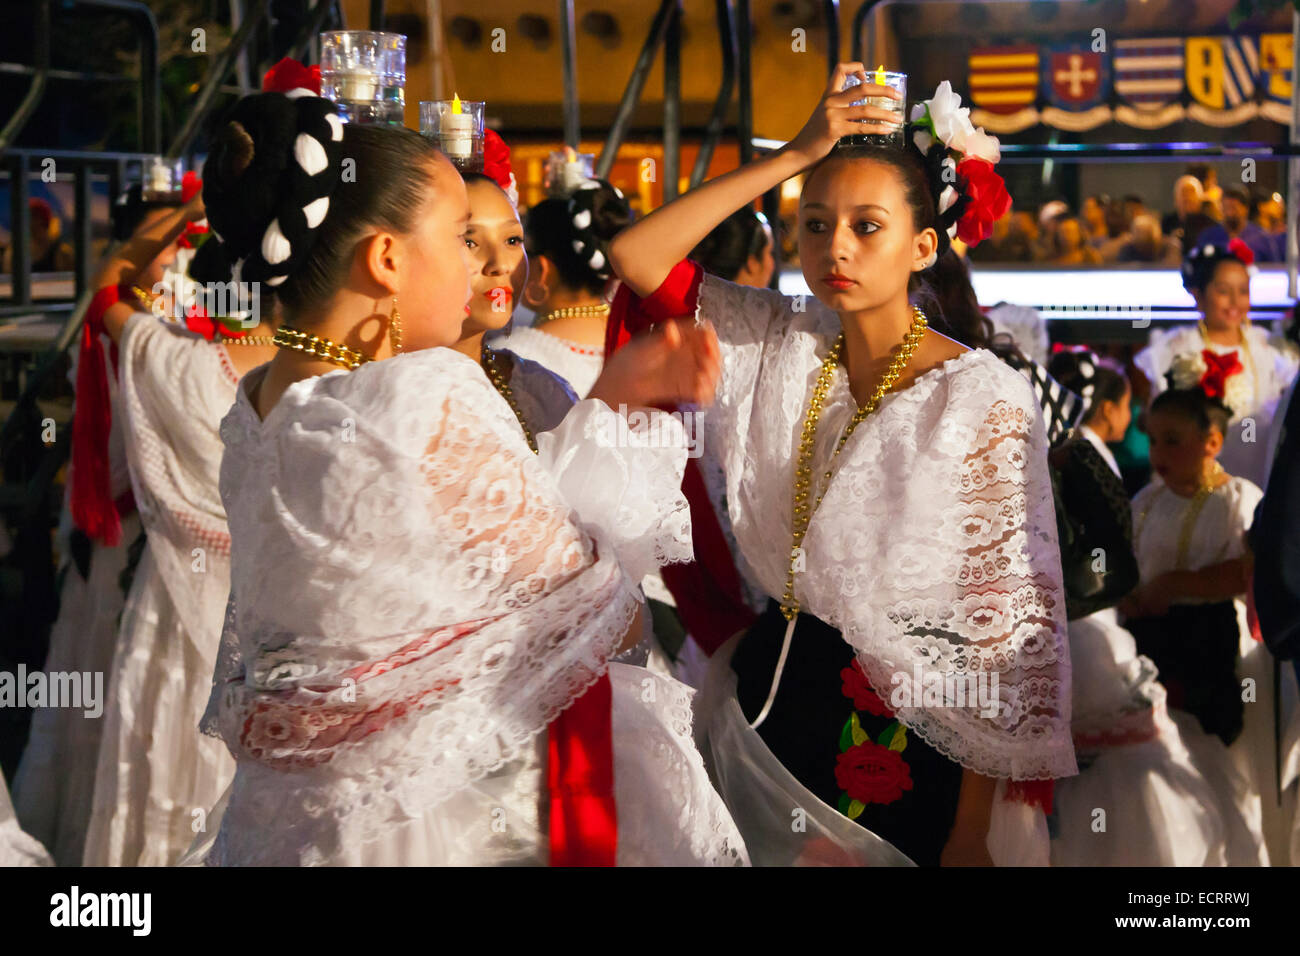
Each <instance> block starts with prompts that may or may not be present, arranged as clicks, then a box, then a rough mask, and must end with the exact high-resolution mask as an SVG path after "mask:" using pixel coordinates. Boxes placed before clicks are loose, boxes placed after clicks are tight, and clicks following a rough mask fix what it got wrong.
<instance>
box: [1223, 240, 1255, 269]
mask: <svg viewBox="0 0 1300 956" xmlns="http://www.w3.org/2000/svg"><path fill="white" fill-rule="evenodd" d="M1228 251H1229V252H1231V253H1232V254H1233V255H1234V256H1236V257H1237V259H1238V261H1240V262H1241V264H1242V265H1243V266H1251V265H1254V264H1255V250H1254V249H1252V248H1250V246H1248V245H1246V243H1245V241H1244V240H1242V239H1232V240H1229V242H1228Z"/></svg>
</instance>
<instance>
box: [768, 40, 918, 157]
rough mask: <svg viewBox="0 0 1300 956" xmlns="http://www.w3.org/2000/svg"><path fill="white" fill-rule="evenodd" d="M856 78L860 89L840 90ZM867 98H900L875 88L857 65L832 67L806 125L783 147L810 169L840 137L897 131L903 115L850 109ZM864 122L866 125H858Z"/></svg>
mask: <svg viewBox="0 0 1300 956" xmlns="http://www.w3.org/2000/svg"><path fill="white" fill-rule="evenodd" d="M847 76H858V77H861V78H862V80H863V81H864V85H862V86H851V87H849V88H848V89H847V90H845V89H841V87H842V86H843V85H844V78H845V77H847ZM869 96H888V97H890V98H891V99H895V100H897V99H901V98H902V97H901V95H900V94H899V92H898V91H897V90H895V89H894V88H893V87H889V86H877V85H876V84H875V83H872V82H870V81H869V80H868V78H867V73H866V70H865V68H864V67H863V65H862V64H861V63H841V64H840V65H839V66H837V67H835V73H834V74H833V75H832V76H831V78H830V82H829V83H827V85H826V92H825V93H823V94H822V98H821V101H820V102H819V103H818V104H817V108H816V109H814V110H813V112H812V116H810V117H808V122H806V123H804V126H803V129H801V130H800V131H799V135H797V136H796V137H795V138H794V139H793V140H791V141H790V145H789V146H788V147H786V148H787V149H788V150H790V151H791V152H793V153H795V154H797V155H798V156H799V157H800V158H801V159H802V160H803V162H804V165H805V166H811V165H812V164H813V163H815V162H817V161H818V160H819V159H821V158H822V157H823V156H825V155H826V154H827V153H829V152H830V151H831V150H832V149H833V148H834V146H835V143H836V141H837V140H839V138H840V137H841V136H853V135H861V134H864V133H876V134H888V133H892V132H894V131H895V130H897V129H898V127H899V126H900V125H901V123H902V120H903V114H902V113H900V112H892V111H890V110H887V109H885V108H884V107H882V106H867V105H866V104H863V105H862V106H853V105H852V104H853V103H854V102H855V101H857V100H861V99H865V98H867V97H869ZM863 120H867V121H868V122H865V123H864V122H862V121H863Z"/></svg>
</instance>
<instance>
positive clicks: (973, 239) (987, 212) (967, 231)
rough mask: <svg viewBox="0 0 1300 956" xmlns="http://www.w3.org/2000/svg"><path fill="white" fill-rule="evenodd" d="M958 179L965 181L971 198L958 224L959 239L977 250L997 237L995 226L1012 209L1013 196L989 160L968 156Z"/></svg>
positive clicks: (960, 164)
mask: <svg viewBox="0 0 1300 956" xmlns="http://www.w3.org/2000/svg"><path fill="white" fill-rule="evenodd" d="M957 175H958V176H960V177H961V178H962V179H964V180H965V183H966V188H965V193H966V195H968V196H969V197H970V205H968V206H967V207H966V211H965V212H964V213H962V217H961V218H960V219H958V220H957V238H959V239H960V240H961V241H962V242H964V243H966V244H967V245H970V246H974V245H977V244H978V243H980V242H982V241H983V240H985V239H988V238H989V237H990V236H992V235H993V223H995V222H997V221H998V220H999V219H1001V218H1002V217H1003V216H1005V215H1006V214H1007V210H1008V209H1010V208H1011V194H1010V193H1008V192H1007V185H1006V183H1005V182H1003V181H1002V177H1001V176H999V175H998V174H997V173H996V172H994V170H993V164H992V163H990V162H988V161H987V160H983V159H978V158H976V157H973V156H968V157H966V158H965V159H963V160H962V161H961V162H960V163H958V164H957Z"/></svg>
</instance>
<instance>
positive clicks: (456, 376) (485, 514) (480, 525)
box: [205, 349, 691, 835]
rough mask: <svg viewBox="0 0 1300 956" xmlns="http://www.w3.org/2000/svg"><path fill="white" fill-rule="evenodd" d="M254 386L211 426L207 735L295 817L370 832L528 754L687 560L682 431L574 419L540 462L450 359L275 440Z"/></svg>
mask: <svg viewBox="0 0 1300 956" xmlns="http://www.w3.org/2000/svg"><path fill="white" fill-rule="evenodd" d="M259 377H260V373H259V372H256V371H255V372H253V373H250V376H248V377H247V378H246V380H245V381H246V385H245V387H242V388H241V389H240V390H239V397H238V400H237V402H236V404H235V407H234V408H233V409H232V411H231V413H230V414H229V415H228V416H227V418H226V420H225V421H224V422H223V424H222V435H223V437H224V438H225V441H226V456H225V459H224V461H223V463H222V477H221V488H222V495H223V498H224V499H225V501H226V505H227V510H228V511H229V514H230V525H231V537H232V541H233V554H234V562H233V576H232V594H231V608H230V610H229V612H228V617H227V633H226V635H225V637H224V640H223V654H222V660H221V661H220V662H219V663H218V668H217V674H216V680H217V684H216V686H214V694H213V696H214V700H213V703H215V704H216V705H217V706H216V708H215V710H216V713H215V714H214V713H213V710H214V708H213V707H212V706H211V705H210V707H209V714H208V715H206V716H205V729H206V730H207V731H208V732H211V731H212V730H213V729H215V727H214V725H215V726H219V730H220V733H221V735H222V736H223V737H224V738H225V740H226V742H227V744H228V745H229V746H230V748H231V751H232V752H233V753H234V754H235V755H236V757H237V759H238V760H239V761H240V762H241V763H243V762H245V761H256V762H257V763H258V764H259V765H260V766H261V767H264V768H272V769H275V770H279V771H282V772H284V773H285V774H286V780H285V785H284V787H283V788H282V789H281V794H282V796H283V800H284V803H283V805H282V806H280V807H279V808H278V812H279V813H280V814H281V815H282V816H283V818H284V819H285V820H286V821H288V820H292V819H293V818H294V815H295V814H305V815H306V816H308V817H310V818H313V819H319V818H321V817H329V816H334V817H336V818H339V817H341V816H342V815H344V814H353V813H359V814H360V815H361V816H362V817H363V819H364V820H365V821H366V823H367V824H368V826H367V827H365V828H363V830H364V832H367V833H369V834H371V835H377V834H378V833H380V832H381V831H382V830H384V829H385V828H387V827H388V826H390V825H391V824H392V823H393V822H394V821H398V820H404V819H410V818H413V817H415V816H418V815H420V814H423V813H425V812H427V810H428V809H429V807H430V806H433V805H436V804H437V803H438V802H439V801H441V800H442V799H445V798H446V797H448V796H450V795H451V794H453V793H455V792H457V791H458V790H459V789H461V788H463V787H464V786H466V785H467V784H469V783H471V782H473V781H475V780H478V779H480V778H481V777H483V776H484V774H486V773H488V772H490V771H492V770H494V769H495V768H497V767H500V766H502V765H503V764H505V763H506V762H508V761H510V760H512V759H514V758H516V757H517V756H519V755H520V754H521V753H522V750H523V748H524V747H526V746H529V745H531V743H532V741H533V739H534V737H535V735H536V734H537V733H538V731H540V730H541V729H542V728H544V727H545V726H546V725H547V724H548V723H550V722H551V721H552V720H553V719H554V718H555V716H556V715H557V714H558V713H559V712H560V711H561V710H563V709H564V708H565V707H566V706H567V705H568V704H569V703H570V702H571V701H572V700H573V699H574V698H575V697H577V696H578V695H579V694H581V693H582V692H583V691H584V690H585V689H586V688H587V687H588V686H590V684H591V683H592V682H593V681H594V680H595V679H596V678H597V677H598V676H599V675H600V674H601V673H602V672H603V671H604V670H605V669H606V666H607V661H608V658H609V657H610V656H611V654H612V653H613V652H614V650H615V649H616V647H617V645H618V644H619V642H620V640H621V638H622V637H623V635H624V634H625V633H626V630H627V627H628V625H629V623H630V621H631V619H632V617H633V615H634V613H635V610H636V606H637V604H638V602H639V594H638V592H637V588H636V581H637V580H639V577H640V576H641V575H642V574H644V573H645V572H646V571H647V570H648V569H651V568H653V567H654V566H656V565H657V564H659V563H664V562H668V561H683V560H687V559H689V557H690V554H691V549H690V513H689V510H688V508H687V504H686V500H685V498H684V497H683V496H682V494H681V491H680V484H681V478H682V473H683V471H684V468H685V462H686V449H685V435H684V433H683V432H682V430H681V427H680V425H678V424H677V423H676V422H674V421H672V420H671V419H669V418H667V416H663V415H656V416H654V417H653V421H652V423H651V426H650V428H649V429H648V430H647V431H646V432H645V433H633V432H631V431H629V429H628V427H627V423H626V420H625V419H624V418H622V417H621V416H619V415H616V414H615V413H613V412H611V411H610V410H609V409H608V408H607V407H606V406H605V405H604V404H603V403H601V402H599V401H584V402H580V403H578V404H577V405H575V406H573V408H572V409H571V410H570V411H569V413H568V415H566V416H565V418H564V420H563V421H562V422H561V423H560V425H559V426H558V427H557V428H555V429H553V430H551V431H549V432H545V433H542V434H540V435H538V444H539V449H540V454H539V455H533V454H532V453H531V452H530V451H529V449H528V446H527V444H526V443H525V442H524V439H523V433H522V432H521V430H520V428H519V424H518V422H517V420H516V418H515V416H514V413H513V412H512V411H511V410H510V408H509V406H508V405H507V404H506V403H505V401H504V400H503V399H502V398H501V396H500V395H499V394H498V393H497V392H496V390H495V389H494V388H493V387H492V385H491V384H490V383H489V381H488V380H487V378H486V376H484V375H483V373H482V370H481V369H480V368H479V367H478V365H477V363H475V362H473V361H471V360H470V359H468V358H466V357H465V356H463V355H460V354H459V353H457V352H454V351H451V350H449V349H429V350H426V351H422V352H416V353H410V354H406V355H402V356H398V357H397V358H394V359H388V360H385V361H383V362H377V363H373V364H370V365H366V366H363V367H362V368H360V369H358V370H356V371H353V372H342V371H339V372H333V373H330V374H327V375H324V376H321V377H318V378H313V379H308V380H305V381H302V382H298V383H295V384H294V385H293V386H291V387H290V388H289V389H288V390H287V391H286V392H285V394H284V396H283V397H282V398H281V399H280V402H279V403H278V404H277V405H276V407H275V408H274V409H273V410H272V411H271V412H270V414H269V415H268V416H267V418H266V420H265V422H262V421H260V420H259V419H258V416H257V414H256V412H255V411H254V409H253V407H252V405H251V403H250V402H249V399H248V388H249V387H253V386H255V384H256V382H257V381H258V379H259ZM596 492H599V493H598V494H597V493H596ZM566 501H569V502H574V503H575V504H574V510H571V509H570V506H569V505H567V504H565V502H566ZM214 718H215V720H214ZM354 822H355V818H354ZM286 825H287V824H286Z"/></svg>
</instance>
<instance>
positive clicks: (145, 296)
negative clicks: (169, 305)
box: [131, 285, 159, 312]
mask: <svg viewBox="0 0 1300 956" xmlns="http://www.w3.org/2000/svg"><path fill="white" fill-rule="evenodd" d="M131 292H132V293H134V294H135V297H136V298H137V299H139V300H140V301H141V302H142V303H143V304H144V307H145V308H146V309H148V310H149V311H150V312H152V311H153V304H154V303H155V302H156V301H158V298H159V297H158V296H156V295H154V294H153V293H152V292H150V291H148V290H147V289H142V288H140V287H139V286H138V285H133V286H131Z"/></svg>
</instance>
